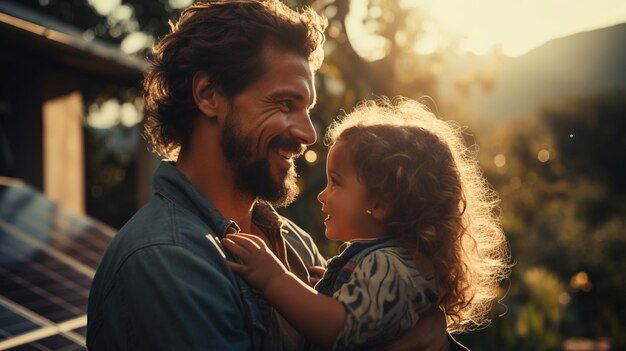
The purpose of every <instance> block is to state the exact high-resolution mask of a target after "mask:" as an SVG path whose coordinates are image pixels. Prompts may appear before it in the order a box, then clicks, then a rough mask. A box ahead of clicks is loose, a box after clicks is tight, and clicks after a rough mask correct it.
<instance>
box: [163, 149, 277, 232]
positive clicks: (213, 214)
mask: <svg viewBox="0 0 626 351" xmlns="http://www.w3.org/2000/svg"><path fill="white" fill-rule="evenodd" d="M152 185H153V187H154V190H155V191H156V192H157V193H159V194H161V195H162V196H164V197H166V198H168V199H169V200H170V201H172V202H174V203H176V204H177V205H179V206H182V207H183V208H185V209H186V210H188V211H190V212H192V213H195V214H197V215H200V217H202V219H203V220H204V221H205V222H206V223H207V224H209V225H210V226H211V228H212V229H213V230H214V232H215V234H216V235H218V236H219V237H223V236H224V235H226V234H227V233H233V232H234V233H237V232H239V230H240V228H239V226H238V225H237V223H235V222H233V221H232V220H229V219H227V218H225V217H224V215H222V213H221V212H220V211H219V210H218V209H217V208H215V206H213V204H212V203H211V202H210V201H209V200H208V199H207V198H206V197H204V195H202V193H200V191H198V189H196V187H194V186H193V185H192V184H191V182H189V180H188V179H187V177H185V175H184V174H182V173H181V172H180V171H179V170H178V169H177V168H176V165H175V163H174V162H166V161H163V162H161V164H160V165H159V167H158V168H157V170H156V172H155V173H154V178H153V181H152ZM252 220H253V221H254V223H255V224H256V225H257V226H259V227H260V228H261V229H262V230H263V231H264V232H266V233H270V232H274V231H277V232H278V233H281V231H282V227H283V220H282V218H281V216H280V215H279V214H278V212H276V210H275V209H274V207H272V205H270V204H269V203H267V202H266V201H263V200H257V201H256V202H255V204H254V208H253V209H252Z"/></svg>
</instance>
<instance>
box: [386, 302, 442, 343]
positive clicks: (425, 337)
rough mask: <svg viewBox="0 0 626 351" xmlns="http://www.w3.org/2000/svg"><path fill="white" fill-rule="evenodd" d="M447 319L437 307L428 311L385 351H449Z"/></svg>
mask: <svg viewBox="0 0 626 351" xmlns="http://www.w3.org/2000/svg"><path fill="white" fill-rule="evenodd" d="M448 346H449V345H448V334H447V333H446V317H445V316H444V314H443V311H441V310H440V309H439V308H438V307H437V306H433V307H431V308H429V309H428V310H426V311H425V312H424V313H423V314H422V315H421V316H420V319H419V321H418V322H417V324H416V325H415V326H414V327H413V328H411V329H409V330H408V331H407V332H406V333H404V335H402V337H401V338H400V339H399V340H397V341H395V342H393V343H392V344H391V345H389V346H387V347H386V348H385V349H384V351H448Z"/></svg>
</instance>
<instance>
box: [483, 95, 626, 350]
mask: <svg viewBox="0 0 626 351" xmlns="http://www.w3.org/2000/svg"><path fill="white" fill-rule="evenodd" d="M625 102H626V93H624V92H620V91H609V92H604V93H599V94H597V95H595V96H584V97H580V98H576V99H571V100H568V101H564V102H562V103H559V104H557V105H553V106H550V107H548V108H545V109H544V110H543V111H542V113H541V115H540V116H536V117H527V118H525V119H523V120H517V121H514V122H512V123H509V124H504V125H502V126H500V128H498V130H497V131H495V132H493V133H491V134H488V135H484V138H483V140H482V141H481V145H482V149H483V152H482V155H481V160H482V165H483V169H484V170H485V172H486V174H487V175H488V177H489V179H490V181H491V183H492V184H493V186H494V188H495V189H496V190H497V191H498V192H499V194H500V196H501V199H502V208H503V212H502V213H503V217H502V221H503V226H504V229H505V232H506V233H507V235H508V238H509V240H510V243H511V247H512V252H513V257H514V258H515V260H516V262H517V264H516V266H515V267H514V272H516V273H517V274H514V275H513V276H512V277H511V291H510V292H509V295H508V297H507V301H509V303H510V304H511V306H519V307H516V308H511V310H510V312H509V313H510V316H509V317H506V316H505V318H508V319H512V320H515V321H516V323H517V324H516V325H517V327H516V328H514V330H515V331H516V334H517V338H518V339H519V340H518V341H522V340H523V343H519V344H518V346H517V347H515V348H513V349H516V350H518V349H529V350H535V349H546V350H548V349H558V347H559V345H560V343H561V342H563V340H565V339H566V338H568V337H587V338H592V339H599V338H601V337H609V338H610V339H611V340H612V342H613V345H614V346H615V347H617V348H618V349H619V348H623V347H624V346H625V345H626V344H625V338H624V336H623V333H622V332H620V331H618V329H619V327H617V326H618V325H622V326H623V325H626V310H625V309H624V308H623V307H622V306H624V304H625V303H626V298H624V294H623V291H624V289H626V285H625V281H626V278H625V275H624V273H623V272H624V270H625V269H626V258H625V257H624V255H623V252H624V250H626V236H625V235H624V231H625V228H626V223H625V221H624V218H626V210H625V207H624V204H625V203H626V198H625V193H624V181H623V180H624V179H626V178H625V177H624V172H625V168H626V165H625V164H624V158H623V155H624V152H626V147H625V140H626V138H625V133H626V128H624V119H623V116H624V115H626V103H625ZM477 134H481V133H480V131H477ZM541 150H545V151H547V152H548V154H549V159H547V160H546V159H545V154H544V159H543V161H544V162H542V161H541V160H539V158H540V157H539V153H540V152H541ZM498 154H501V155H503V156H504V157H505V158H506V163H505V164H504V165H502V164H501V166H500V167H498V166H496V165H494V162H493V160H494V158H495V157H496V155H498ZM536 267H541V269H542V270H543V271H544V273H542V274H544V275H545V276H546V277H544V278H542V279H539V278H537V276H538V275H539V273H537V272H541V271H540V270H536V269H538V268H536ZM520 272H523V273H522V275H521V276H520V275H519V273H520ZM533 272H534V273H533ZM533 277H534V278H533ZM587 280H588V281H587ZM537 281H539V282H541V283H542V284H543V285H544V286H543V287H541V288H542V289H543V290H536V288H532V287H533V286H538V285H537V283H536V282H537ZM561 285H562V286H567V285H569V286H567V288H566V290H563V289H562V288H557V286H561ZM548 286H552V287H551V288H549V289H546V287H548ZM533 289H535V290H534V291H535V293H532V291H533ZM525 290H527V291H530V292H531V293H530V295H528V293H525V292H524V291H525ZM539 291H543V293H537V292H539ZM558 291H561V292H560V294H564V295H561V298H562V302H566V303H567V304H566V306H565V307H566V308H565V310H564V311H562V312H559V313H564V315H563V316H562V317H560V318H556V317H557V316H558V315H559V313H557V311H559V309H560V307H559V306H558V305H554V304H553V305H547V304H546V302H547V301H548V300H549V301H554V300H555V296H554V294H555V292H558ZM549 296H552V297H550V298H549ZM529 297H530V298H529ZM542 301H543V302H542ZM557 301H558V296H557ZM555 308H556V309H555ZM520 326H521V327H522V328H521V329H520ZM503 339H504V338H503ZM522 344H523V345H532V346H529V348H525V347H526V346H524V348H520V347H521V346H520V345H522ZM507 349H508V348H507Z"/></svg>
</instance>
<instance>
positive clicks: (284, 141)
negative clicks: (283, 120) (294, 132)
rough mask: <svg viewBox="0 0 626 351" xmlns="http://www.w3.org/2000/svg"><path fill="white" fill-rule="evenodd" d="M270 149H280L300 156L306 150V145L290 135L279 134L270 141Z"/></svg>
mask: <svg viewBox="0 0 626 351" xmlns="http://www.w3.org/2000/svg"><path fill="white" fill-rule="evenodd" d="M269 147H270V149H280V150H284V151H288V152H290V153H294V154H296V157H297V156H300V155H302V154H303V153H304V151H306V145H303V144H301V143H300V142H299V141H298V140H297V139H296V138H294V137H292V136H289V135H278V136H276V137H274V139H272V140H271V141H270V144H269Z"/></svg>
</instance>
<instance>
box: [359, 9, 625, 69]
mask: <svg viewBox="0 0 626 351" xmlns="http://www.w3.org/2000/svg"><path fill="white" fill-rule="evenodd" d="M393 1H396V0H393ZM400 1H401V3H402V4H403V5H405V6H416V7H419V8H420V9H422V10H424V11H425V12H426V13H427V14H428V15H429V16H430V17H431V18H432V19H433V21H432V22H431V24H430V25H429V26H427V28H426V29H427V35H426V37H425V38H424V40H422V42H421V43H420V45H418V51H419V52H420V53H429V52H432V51H434V50H435V49H436V48H437V47H438V46H439V45H443V44H444V42H445V41H446V40H448V39H447V38H449V37H455V38H457V39H459V40H460V41H461V42H460V44H461V49H462V51H465V52H473V53H476V54H485V53H488V52H489V51H491V49H492V47H493V46H494V45H498V44H499V45H501V46H502V51H503V53H504V54H505V55H507V56H513V57H515V56H520V55H523V54H524V53H526V52H528V51H530V50H531V49H533V48H535V47H537V46H540V45H541V44H543V43H545V42H546V41H549V40H551V39H555V38H559V37H563V36H567V35H570V34H574V33H578V32H583V31H588V30H593V29H597V28H603V27H608V26H611V25H615V24H619V23H624V22H626V0H400ZM365 3H366V2H365V1H363V0H353V1H352V8H351V12H352V18H350V19H349V20H350V21H349V23H348V24H347V26H348V28H347V30H348V34H349V35H351V36H352V37H362V38H363V39H365V37H366V34H365V31H364V28H363V27H362V26H361V25H360V23H359V17H360V16H362V15H363V14H364V11H366V9H365V7H364V4H365ZM357 41H358V42H364V43H362V44H357V45H358V46H365V48H364V49H361V50H360V51H368V49H367V46H368V45H370V47H369V51H373V52H375V51H376V50H375V48H373V46H375V45H377V40H376V39H373V40H354V41H352V40H351V42H353V44H354V42H357ZM368 42H369V43H368ZM378 44H380V43H378ZM356 49H357V51H359V49H360V48H356Z"/></svg>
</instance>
